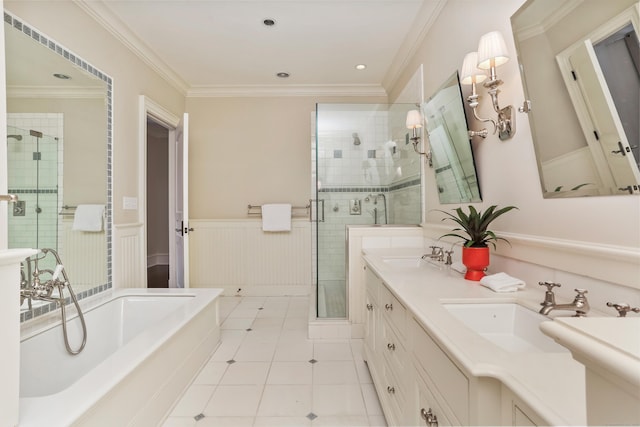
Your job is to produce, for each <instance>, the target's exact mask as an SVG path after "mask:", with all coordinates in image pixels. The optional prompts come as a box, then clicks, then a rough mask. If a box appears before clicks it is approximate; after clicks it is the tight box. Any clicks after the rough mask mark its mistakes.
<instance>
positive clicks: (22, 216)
mask: <svg viewBox="0 0 640 427" xmlns="http://www.w3.org/2000/svg"><path fill="white" fill-rule="evenodd" d="M58 158H59V147H58V140H57V138H55V137H53V136H48V135H45V134H43V132H41V131H38V130H34V129H21V128H19V127H15V126H7V159H8V162H7V164H8V170H7V172H8V189H9V193H10V194H16V195H17V196H18V199H19V201H18V202H17V203H12V204H9V212H8V217H9V218H8V219H9V221H8V224H9V227H8V229H9V235H8V237H9V247H10V248H54V249H57V248H58V226H59V215H58V212H59V211H60V206H59V200H60V196H61V195H60V194H58V189H59V177H60V176H61V174H60V171H59V168H60V167H61V165H60V162H59V161H58Z"/></svg>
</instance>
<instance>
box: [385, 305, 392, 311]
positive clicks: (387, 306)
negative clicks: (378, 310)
mask: <svg viewBox="0 0 640 427" xmlns="http://www.w3.org/2000/svg"><path fill="white" fill-rule="evenodd" d="M384 308H385V309H387V310H389V311H391V310H393V304H385V305H384Z"/></svg>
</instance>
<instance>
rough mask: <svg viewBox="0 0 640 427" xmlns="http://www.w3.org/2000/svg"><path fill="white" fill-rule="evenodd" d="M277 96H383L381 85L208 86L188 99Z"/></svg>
mask: <svg viewBox="0 0 640 427" xmlns="http://www.w3.org/2000/svg"><path fill="white" fill-rule="evenodd" d="M277 96H291V97H294V96H359V97H362V96H382V97H386V96H387V92H386V91H385V90H384V88H383V87H382V86H380V85H368V84H367V85H207V86H193V87H192V88H191V89H189V90H188V91H187V97H188V98H232V97H251V98H261V97H277Z"/></svg>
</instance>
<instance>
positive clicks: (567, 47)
mask: <svg viewBox="0 0 640 427" xmlns="http://www.w3.org/2000/svg"><path fill="white" fill-rule="evenodd" d="M511 23H512V28H513V33H514V39H515V42H516V48H517V50H518V59H519V62H520V67H521V71H522V80H523V84H524V89H525V94H526V96H527V99H529V100H530V101H531V112H529V123H530V125H531V133H532V135H533V139H534V145H535V148H536V157H537V160H538V168H539V171H540V179H541V183H542V191H543V195H544V197H545V198H555V197H579V196H602V195H624V194H640V168H639V164H640V152H639V150H640V149H639V148H638V146H639V145H640V141H639V140H638V135H639V134H640V124H639V120H638V117H640V72H639V67H640V58H639V46H638V25H639V20H638V2H637V0H618V1H613V2H610V1H606V2H605V1H600V0H584V1H579V2H558V1H556V0H528V1H527V2H526V3H525V4H524V5H523V6H522V7H521V8H520V9H519V10H518V11H517V12H516V13H515V14H514V15H513V16H512V18H511Z"/></svg>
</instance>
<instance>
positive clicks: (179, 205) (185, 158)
mask: <svg viewBox="0 0 640 427" xmlns="http://www.w3.org/2000/svg"><path fill="white" fill-rule="evenodd" d="M175 136H176V141H175V142H176V143H175V159H176V173H175V187H174V188H175V196H176V199H175V233H176V235H175V253H176V259H175V263H174V264H173V265H175V277H176V281H175V286H176V287H178V288H188V287H189V233H190V232H192V231H193V229H192V228H190V227H189V115H188V114H187V113H184V116H183V118H182V120H181V121H180V123H179V124H178V127H177V128H176V133H175Z"/></svg>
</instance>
